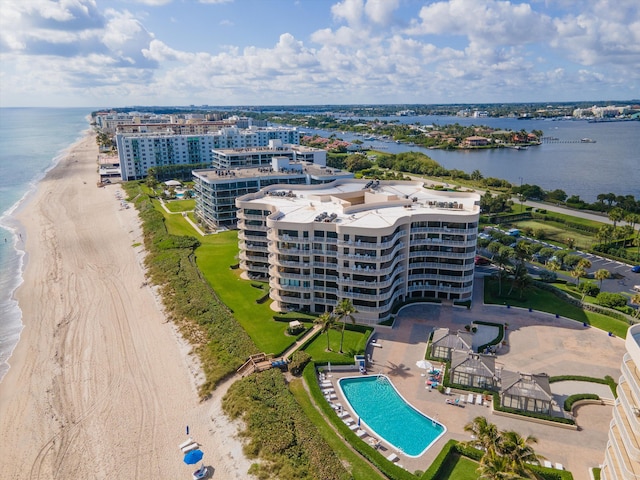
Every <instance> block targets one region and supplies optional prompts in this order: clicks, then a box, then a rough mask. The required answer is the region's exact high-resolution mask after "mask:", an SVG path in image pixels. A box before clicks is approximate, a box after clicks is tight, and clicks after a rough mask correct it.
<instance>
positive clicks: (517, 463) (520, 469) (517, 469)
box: [498, 430, 542, 478]
mask: <svg viewBox="0 0 640 480" xmlns="http://www.w3.org/2000/svg"><path fill="white" fill-rule="evenodd" d="M534 443H538V439H537V438H536V437H534V436H532V435H528V436H527V437H523V436H522V435H520V434H519V433H518V432H514V431H513V430H509V431H506V432H501V433H500V443H499V445H498V453H500V454H501V455H502V456H504V457H505V458H507V459H508V465H509V470H511V471H512V472H514V473H516V474H517V475H519V476H520V477H524V478H536V475H535V474H534V473H533V472H532V471H531V470H530V465H531V463H538V460H539V459H541V458H542V457H540V456H539V455H537V454H536V452H535V450H534V449H533V446H532V444H534Z"/></svg>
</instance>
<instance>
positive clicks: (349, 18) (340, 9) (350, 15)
mask: <svg viewBox="0 0 640 480" xmlns="http://www.w3.org/2000/svg"><path fill="white" fill-rule="evenodd" d="M331 13H332V14H333V16H334V18H336V19H337V20H345V21H346V22H347V23H348V24H349V25H358V24H359V23H360V20H361V19H362V15H363V13H364V1H363V0H343V1H342V2H338V3H336V4H335V5H333V6H332V7H331Z"/></svg>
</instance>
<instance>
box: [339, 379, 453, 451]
mask: <svg viewBox="0 0 640 480" xmlns="http://www.w3.org/2000/svg"><path fill="white" fill-rule="evenodd" d="M338 385H339V387H340V390H342V393H343V394H344V396H345V398H346V399H347V402H348V403H349V407H350V408H351V411H353V413H354V414H355V415H356V416H357V417H360V421H361V424H364V428H365V429H368V431H369V432H370V433H371V434H372V435H375V436H378V437H380V438H382V439H384V440H385V441H386V442H387V443H390V444H391V445H393V446H394V447H396V448H397V449H398V450H401V451H402V452H404V453H405V454H406V455H408V456H410V457H419V456H420V455H422V454H423V453H424V452H425V451H426V450H427V449H428V448H429V447H430V446H431V444H432V443H433V442H435V441H436V440H437V439H438V438H440V437H441V436H442V435H444V432H446V430H447V429H446V427H445V426H444V425H442V424H441V423H438V422H436V421H435V420H432V419H431V418H429V417H427V416H426V415H423V414H422V413H420V412H419V411H418V410H416V409H415V408H413V407H412V406H411V405H410V404H409V403H407V402H406V401H405V399H404V398H402V396H401V395H400V394H399V393H398V391H397V390H396V388H395V387H394V386H393V384H392V383H391V381H390V380H389V379H388V378H387V377H386V376H384V375H372V376H366V377H352V378H342V379H340V381H339V382H338Z"/></svg>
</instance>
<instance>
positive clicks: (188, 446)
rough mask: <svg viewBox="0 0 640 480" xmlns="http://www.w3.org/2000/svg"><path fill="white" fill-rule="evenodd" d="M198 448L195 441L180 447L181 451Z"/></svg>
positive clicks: (185, 451)
mask: <svg viewBox="0 0 640 480" xmlns="http://www.w3.org/2000/svg"><path fill="white" fill-rule="evenodd" d="M198 448H200V445H198V444H197V443H196V442H193V443H190V444H189V445H186V446H184V447H182V449H181V450H182V453H187V452H190V451H191V450H196V449H198Z"/></svg>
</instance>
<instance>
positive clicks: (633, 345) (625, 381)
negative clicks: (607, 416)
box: [600, 325, 640, 480]
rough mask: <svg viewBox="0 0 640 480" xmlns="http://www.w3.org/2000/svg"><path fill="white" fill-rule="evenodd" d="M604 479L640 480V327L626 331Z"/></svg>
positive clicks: (602, 475) (606, 451)
mask: <svg viewBox="0 0 640 480" xmlns="http://www.w3.org/2000/svg"><path fill="white" fill-rule="evenodd" d="M625 346H626V349H627V353H625V355H624V357H623V358H622V366H621V370H622V376H621V377H620V380H619V381H618V388H617V392H618V398H617V399H616V402H615V405H614V407H613V419H612V420H611V424H610V428H609V441H608V442H607V449H606V450H605V453H604V464H603V465H602V470H601V472H600V478H601V479H602V480H640V325H634V326H632V327H630V328H629V330H628V331H627V338H626V341H625Z"/></svg>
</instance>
